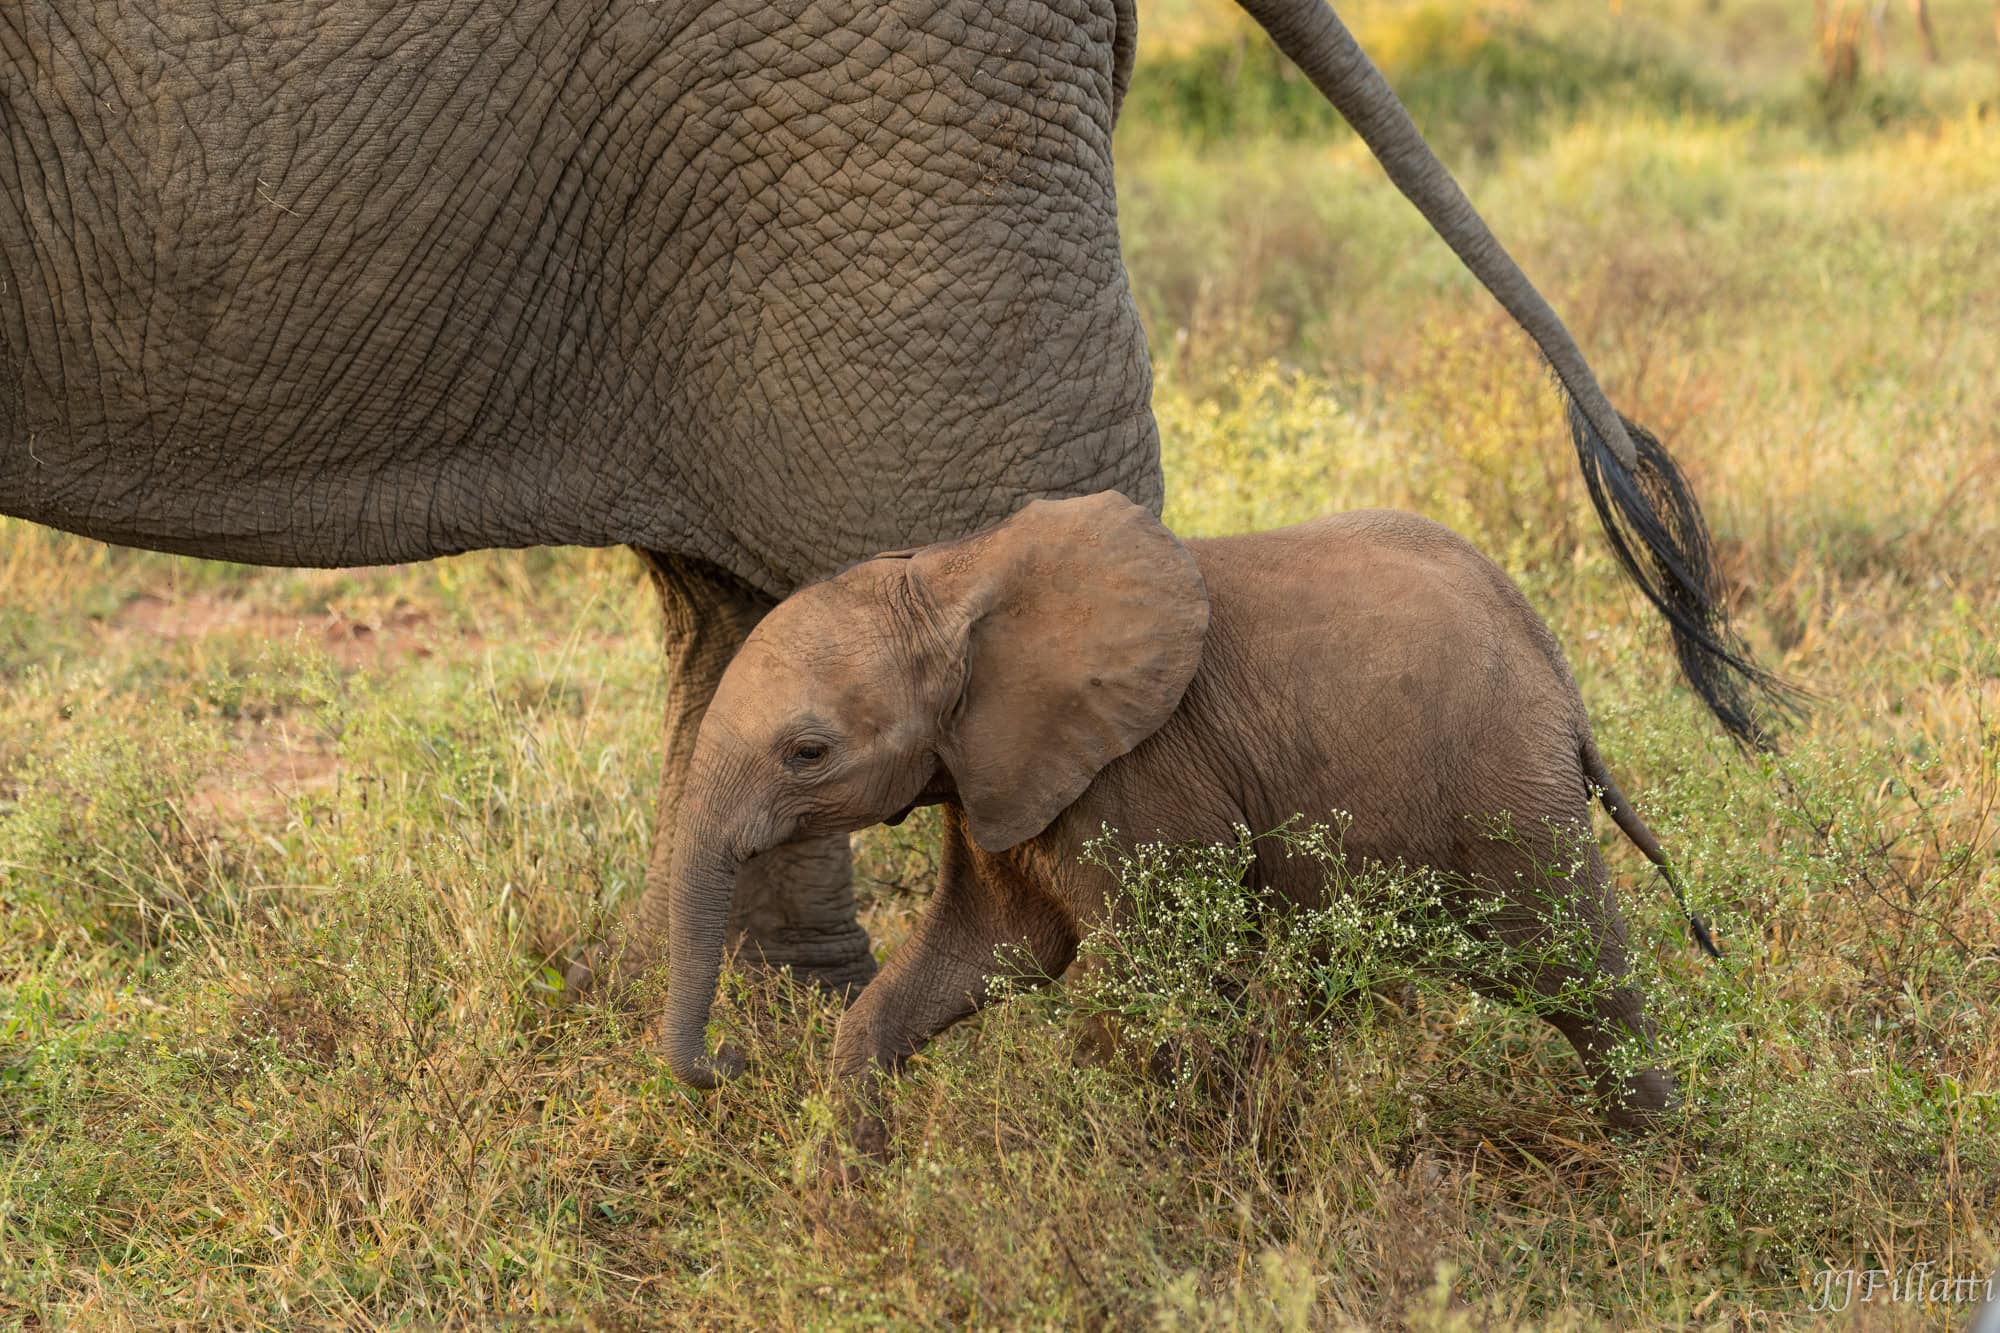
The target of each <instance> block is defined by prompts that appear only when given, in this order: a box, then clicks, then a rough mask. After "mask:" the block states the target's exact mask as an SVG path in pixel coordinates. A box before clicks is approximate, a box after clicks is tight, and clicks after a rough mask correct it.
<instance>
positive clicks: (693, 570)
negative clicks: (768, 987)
mask: <svg viewBox="0 0 2000 1333" xmlns="http://www.w3.org/2000/svg"><path fill="white" fill-rule="evenodd" d="M639 554H640V556H641V558H642V559H644V560H645V562H646V565H647V568H648V570H649V572H650V573H651V575H652V578H653V583H654V586H655V588H656V589H657V590H658V592H659V595H660V609H661V612H662V614H663V617H664V621H665V635H664V637H665V641H666V642H665V648H666V659H667V716H666V723H665V726H664V728H663V735H662V742H663V750H664V754H663V757H662V761H661V766H660V800H659V808H658V810H657V812H656V814H655V817H654V825H653V849H652V855H651V857H650V859H649V860H648V861H647V865H646V887H645V892H644V893H643V894H642V896H641V897H640V899H639V903H638V906H637V907H636V908H634V909H633V911H632V913H631V915H630V917H629V918H628V920H627V922H626V924H625V926H624V929H623V930H622V932H620V933H619V934H617V935H614V937H613V938H611V939H608V940H605V941H603V942H602V943H600V944H597V945H595V946H593V947H592V948H591V949H590V950H588V951H587V952H586V954H585V956H584V957H583V958H582V959H581V960H580V961H578V962H577V963H576V964H575V965H573V966H572V967H571V968H570V970H569V974H568V976H567V977H566V978H565V982H566V986H567V989H569V990H570V991H571V992H572V993H577V994H582V993H588V992H590V991H591V990H593V989H595V988H596V987H597V986H598V985H600V984H607V983H608V984H609V985H610V986H611V987H612V988H613V989H617V990H623V989H627V988H629V986H630V985H631V984H633V983H635V982H637V981H638V980H640V979H641V978H642V977H644V976H645V974H646V973H647V971H649V970H650V969H651V968H652V966H653V964H654V963H655V962H657V961H658V960H659V958H660V956H661V953H662V946H663V943H664V941H665V940H666V936H667V914H668V867H669V866H670V864H671V863H672V860H673V848H674V828H675V820H676V817H677V815H678V813H679V810H680V803H681V797H682V794H683V793H684V791H685V790H686V786H687V775H688V761H689V759H690V758H691V757H692V756H693V754H694V743H695V736H696V735H697V733H699V732H700V730H701V720H702V717H703V716H704V715H705V714H706V713H707V711H708V704H709V700H710V699H712V698H714V696H715V687H716V685H717V683H718V682H720V681H721V679H722V673H723V671H724V669H725V668H727V667H728V665H729V662H730V659H731V658H733V657H734V656H735V655H736V650H737V649H738V648H739V647H741V646H742V644H743V640H744V639H745V638H746V637H747V636H748V635H749V633H750V631H751V630H752V629H753V628H755V627H756V625H757V622H758V621H759V620H762V619H763V617H764V613H765V612H767V611H769V610H770V609H771V605H772V604H771V601H770V599H768V598H766V597H764V596H762V595H760V594H758V593H756V592H755V591H753V590H751V589H750V588H748V587H746V586H744V585H743V584H741V583H739V582H737V581H736V580H735V579H732V578H731V577H729V575H727V574H725V573H723V572H722V571H721V570H719V569H716V568H715V567H714V566H712V565H708V564H706V563H704V562H702V561H699V560H694V559H690V558H687V557H683V556H676V555H664V554H659V553H655V552H648V551H641V552H640V553H639ZM731 920H732V925H733V930H734V932H736V933H738V935H739V940H738V942H739V944H740V946H741V948H742V949H743V951H744V952H745V953H746V954H747V955H748V956H749V957H751V958H753V959H756V960H758V961H760V962H762V963H764V964H765V965H768V966H772V967H779V966H786V965H789V966H791V967H792V969H793V971H794V973H795V974H796V975H798V976H799V977H801V978H802V979H806V980H810V981H813V982H815V983H817V984H820V985H824V986H827V987H829V988H831V989H835V990H839V991H841V992H843V993H847V992H850V991H851V990H852V988H854V987H856V986H859V985H862V984H864V983H866V982H867V980H868V978H869V977H871V976H873V975H874V972H875V956H874V954H873V953H872V952H871V951H870V949H869V945H868V936H867V934H866V933H865V932H864V931H863V930H862V929H861V927H860V925H859V924H858V923H857V922H856V920H855V913H854V890H853V877H852V868H851V865H850V861H849V856H848V849H847V839H846V838H845V837H844V836H839V835H836V836H833V837H829V838H821V839H813V840H811V841H808V842H801V843H795V844H792V845H790V846H786V847H779V848H775V849H773V850H772V851H771V852H769V853H768V854H766V855H764V856H760V857H758V858H756V859H755V860H753V861H751V862H750V863H749V864H748V865H746V866H745V867H744V869H743V871H742V873H741V874H740V875H739V876H738V878H737V883H736V899H735V906H734V910H733V912H732V915H731Z"/></svg>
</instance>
